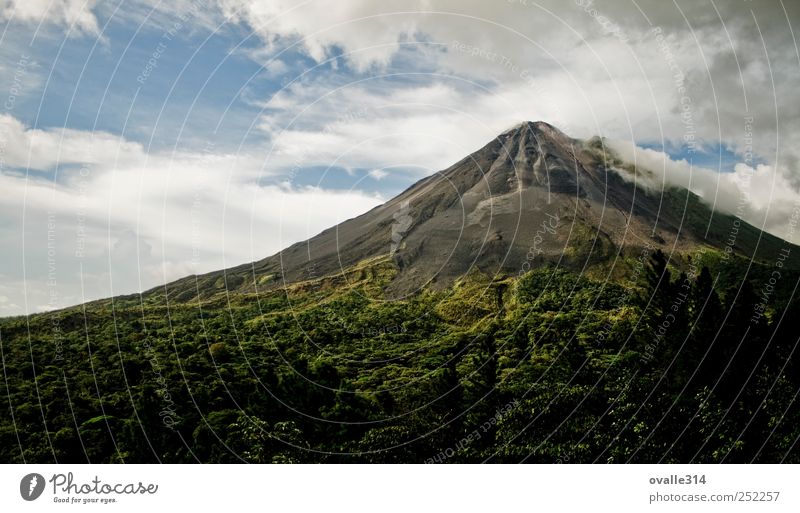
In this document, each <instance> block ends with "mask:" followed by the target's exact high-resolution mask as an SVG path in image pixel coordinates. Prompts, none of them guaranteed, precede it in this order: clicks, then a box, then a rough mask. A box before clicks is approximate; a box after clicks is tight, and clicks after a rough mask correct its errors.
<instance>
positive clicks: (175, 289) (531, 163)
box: [167, 122, 782, 297]
mask: <svg viewBox="0 0 800 513" xmlns="http://www.w3.org/2000/svg"><path fill="white" fill-rule="evenodd" d="M610 158H611V157H609V153H608V152H607V151H605V149H604V148H603V147H602V141H601V140H599V139H597V138H595V139H593V140H592V141H589V142H586V141H580V140H576V139H572V138H570V137H568V136H567V135H565V134H564V133H562V132H561V131H559V130H558V129H556V128H554V127H553V126H551V125H549V124H547V123H544V122H525V123H522V124H520V125H518V126H516V127H514V128H512V129H510V130H508V131H506V132H504V133H502V134H500V135H499V136H498V137H497V138H496V139H494V140H492V141H490V142H489V143H488V144H487V145H486V146H484V147H483V148H481V149H480V150H478V151H476V152H475V153H473V154H471V155H469V156H467V157H466V158H464V159H462V160H461V161H459V162H457V163H455V164H453V165H452V166H451V167H449V168H447V169H445V170H443V171H440V172H438V173H435V174H434V175H431V176H429V177H427V178H425V179H423V180H420V181H419V182H417V183H416V184H414V185H412V186H411V187H409V188H408V189H407V190H406V191H404V192H403V193H401V194H400V195H398V196H397V197H395V198H393V199H391V200H389V201H387V202H386V203H384V204H383V205H380V206H378V207H376V208H374V209H372V210H370V211H369V212H367V213H365V214H363V215H361V216H358V217H356V218H353V219H349V220H347V221H345V222H343V223H341V224H339V225H337V226H334V227H332V228H329V229H327V230H325V231H323V232H322V233H320V234H318V235H316V236H314V237H312V238H311V239H309V240H307V241H304V242H300V243H297V244H294V245H292V246H290V247H288V248H286V249H285V250H283V251H281V252H280V253H278V254H276V255H273V256H271V257H268V258H265V259H264V260H261V261H258V262H254V263H252V264H246V265H242V266H239V267H236V268H232V269H228V270H226V271H220V272H216V273H210V274H207V275H203V276H199V277H189V278H185V279H183V280H179V281H178V282H175V283H173V284H170V285H168V286H167V288H168V290H169V292H170V296H171V297H176V295H177V296H193V295H195V294H197V292H198V291H199V292H200V294H201V295H211V294H213V293H214V292H215V291H217V292H218V291H219V290H221V289H224V288H226V287H227V288H229V289H230V288H233V289H242V288H244V289H248V290H253V289H254V288H255V287H256V286H257V287H278V286H283V285H284V284H288V283H293V282H299V281H303V280H309V279H314V278H319V277H322V276H330V275H335V274H337V273H342V272H343V271H344V270H345V269H347V268H349V267H351V266H354V265H356V264H358V263H359V262H362V261H365V260H369V259H375V258H377V257H380V256H386V257H390V258H391V259H392V261H393V262H394V264H395V265H396V266H397V270H398V271H397V275H396V277H395V278H394V280H393V281H392V282H391V283H390V284H389V287H388V289H387V293H388V294H389V295H390V296H393V297H400V296H403V295H405V294H408V293H413V292H414V291H416V290H418V289H420V288H422V287H426V286H432V287H442V286H446V285H449V284H451V283H452V282H453V281H455V280H456V279H458V278H459V277H461V276H463V275H464V274H466V273H467V272H469V271H470V270H471V269H473V268H477V269H479V270H480V271H482V272H484V273H487V274H489V275H493V276H494V275H509V274H518V273H519V272H520V271H521V270H522V271H524V270H527V269H529V268H530V267H531V266H537V265H542V264H544V263H547V262H556V263H558V264H559V265H565V266H569V267H572V268H576V269H584V268H586V267H588V266H592V265H597V264H598V263H605V264H607V265H610V264H611V263H613V262H614V261H615V259H616V258H617V257H621V256H624V255H626V254H627V255H631V254H634V253H636V252H638V251H639V248H641V247H643V246H644V245H645V244H649V245H651V246H652V247H658V248H662V249H664V250H665V251H666V252H668V253H673V252H679V253H680V252H686V251H690V250H692V249H694V248H697V247H699V246H708V247H713V248H721V247H723V245H724V244H725V239H726V236H727V234H728V233H729V232H730V228H731V226H732V221H733V219H734V218H732V217H731V216H727V215H724V214H719V213H714V212H712V211H711V210H710V209H709V208H708V207H707V206H705V205H704V204H703V203H702V202H701V201H700V200H699V198H697V196H695V195H694V194H692V193H690V192H688V191H686V190H671V191H669V192H668V193H667V192H665V193H663V194H662V193H658V194H653V193H648V192H646V191H645V190H644V189H642V188H637V187H636V186H635V185H634V184H633V183H631V180H630V179H628V180H625V179H623V178H622V177H621V176H620V174H619V173H618V172H617V171H612V170H610V167H612V163H611V162H610V161H609V159H610ZM631 176H633V175H631ZM740 224H741V226H742V228H741V229H740V233H741V234H743V235H740V236H739V237H738V240H737V242H736V244H735V246H734V249H735V251H736V252H737V253H739V254H742V255H746V256H749V257H750V256H753V255H755V256H756V257H758V254H757V253H759V251H762V252H763V251H764V250H765V249H768V250H772V249H774V248H775V247H777V246H778V245H779V244H782V241H780V239H777V238H775V237H772V236H771V235H768V234H765V233H762V232H760V231H759V230H758V229H756V228H754V227H752V226H750V225H747V224H746V223H744V222H741V223H740ZM745 232H746V233H745ZM220 277H222V278H224V279H222V280H220Z"/></svg>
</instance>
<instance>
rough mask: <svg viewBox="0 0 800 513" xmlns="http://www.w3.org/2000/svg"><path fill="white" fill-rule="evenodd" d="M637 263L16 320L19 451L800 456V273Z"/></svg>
mask: <svg viewBox="0 0 800 513" xmlns="http://www.w3.org/2000/svg"><path fill="white" fill-rule="evenodd" d="M706 264H708V265H706ZM737 265H738V264H737ZM742 265H746V264H742ZM631 268H632V269H633V270H634V271H633V274H630V275H629V279H628V280H627V281H626V280H615V281H606V280H603V279H599V278H598V277H597V276H595V277H593V278H589V277H587V276H585V275H579V274H577V273H574V272H570V271H566V270H563V269H559V268H555V267H542V268H539V269H536V270H534V271H531V272H529V273H527V274H525V275H524V276H522V277H519V278H517V277H508V278H504V279H491V278H489V277H487V276H484V275H482V274H480V273H479V272H474V273H472V274H470V275H468V276H466V277H464V278H463V279H462V280H461V281H460V282H458V283H457V284H456V285H455V286H453V287H450V288H448V289H446V290H438V291H437V290H426V291H423V292H421V293H419V294H417V295H416V296H414V297H412V298H409V299H406V300H402V301H400V300H398V301H387V300H384V299H383V298H382V297H381V294H380V290H381V284H382V283H384V282H385V281H386V280H388V279H389V278H390V275H391V269H390V266H388V265H387V264H386V263H385V262H384V263H380V262H378V263H370V265H368V266H367V265H365V266H363V267H362V268H359V269H355V270H353V272H352V273H351V274H350V275H349V276H348V277H347V280H345V281H344V282H342V281H340V282H332V281H327V282H326V281H325V280H318V281H317V282H315V283H306V284H299V285H297V286H293V287H291V288H289V289H287V290H272V291H267V292H261V293H259V294H257V295H255V294H253V295H246V294H238V295H220V296H219V297H216V298H214V299H212V300H209V301H203V302H198V301H196V300H195V301H182V302H175V301H169V302H167V301H166V299H165V296H164V293H163V291H162V292H161V293H160V294H159V293H156V292H154V293H151V294H148V295H144V296H141V297H140V296H138V295H137V296H128V297H124V298H116V299H114V300H113V301H112V300H106V301H100V302H95V303H89V304H87V305H82V306H79V307H73V308H69V309H65V310H60V311H57V312H51V313H47V314H39V315H34V316H31V317H16V318H9V319H2V320H0V349H2V351H1V356H2V366H3V380H2V388H1V389H0V396H1V397H2V402H3V403H4V405H3V406H2V408H3V413H2V415H0V461H2V462H16V463H21V462H27V463H33V462H126V463H144V462H241V461H244V462H253V463H269V462H420V463H421V462H446V463H455V462H484V461H486V462H544V463H555V462H569V463H573V462H611V463H621V462H690V461H691V462H731V463H733V462H751V461H756V462H779V461H787V462H798V461H800V450H798V448H797V439H798V436H800V409H798V404H797V400H796V399H797V393H798V390H800V389H799V388H798V387H800V376H799V375H798V358H799V357H800V356H798V354H797V353H798V352H797V351H796V347H797V342H798V335H799V334H800V329H798V327H797V318H798V314H799V313H800V309H798V304H797V302H796V301H794V300H793V299H792V298H793V297H794V287H796V285H797V282H798V276H796V275H794V274H791V273H789V272H788V271H786V272H784V273H783V274H782V275H781V279H780V280H774V281H775V282H776V283H774V284H770V281H769V280H770V276H771V270H770V269H762V272H760V274H758V273H755V274H748V279H746V280H739V277H741V275H742V274H741V273H739V274H737V273H736V272H731V271H730V267H728V268H723V267H721V266H718V265H713V262H712V263H708V262H705V261H703V260H702V259H699V258H698V259H695V263H694V264H692V265H690V266H687V265H685V264H683V265H680V266H675V265H673V264H672V263H668V262H667V259H666V257H665V256H664V255H663V254H662V253H660V252H656V253H654V254H652V255H648V257H647V258H646V259H644V260H643V262H642V265H640V266H638V267H637V266H636V265H633V266H632V267H631ZM778 282H779V283H778ZM767 292H768V293H767Z"/></svg>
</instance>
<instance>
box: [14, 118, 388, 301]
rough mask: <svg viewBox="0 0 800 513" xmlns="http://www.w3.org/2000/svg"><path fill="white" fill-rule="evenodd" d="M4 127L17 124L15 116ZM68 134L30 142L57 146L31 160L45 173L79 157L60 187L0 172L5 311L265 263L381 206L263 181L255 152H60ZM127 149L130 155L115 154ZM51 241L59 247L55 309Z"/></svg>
mask: <svg viewBox="0 0 800 513" xmlns="http://www.w3.org/2000/svg"><path fill="white" fill-rule="evenodd" d="M7 125H8V126H11V127H19V126H20V125H19V123H18V122H16V120H13V122H8V123H7ZM27 132H32V131H31V130H28V131H27ZM27 132H25V133H27ZM61 135H62V134H61V133H60V131H55V132H51V131H49V130H40V131H36V132H35V133H34V134H28V135H27V136H26V137H23V139H22V140H23V141H24V142H25V144H33V145H37V144H41V145H44V147H47V148H52V149H53V151H54V152H53V153H52V154H51V155H49V156H47V157H37V158H35V159H32V160H33V161H34V162H35V163H36V164H37V165H39V166H42V167H49V166H54V165H61V163H60V162H57V161H54V160H53V159H54V157H53V155H59V154H61V155H66V156H69V160H70V162H75V164H76V167H75V168H74V169H72V170H71V171H70V172H69V173H67V174H66V175H64V176H63V179H61V178H60V179H59V181H58V183H55V184H54V183H53V182H52V181H51V180H48V179H43V178H35V177H34V175H33V174H29V175H28V176H27V177H26V176H24V175H22V174H17V173H14V174H9V173H5V174H0V189H2V190H3V196H4V200H3V202H2V204H0V220H1V221H0V242H1V243H2V245H3V247H6V248H17V249H16V250H15V251H8V252H4V254H3V256H2V257H0V259H1V260H2V268H3V269H4V272H5V273H6V276H5V277H4V281H5V282H6V283H8V284H14V285H15V286H12V287H10V288H4V289H2V290H0V293H2V295H3V296H6V297H7V298H10V300H9V301H8V302H2V303H0V309H2V310H3V311H4V313H6V314H10V313H24V312H27V311H31V310H32V309H38V308H39V306H46V307H48V308H53V307H55V306H66V305H69V304H75V303H79V302H82V301H84V300H88V299H94V298H99V297H108V296H111V295H116V294H121V293H130V292H135V291H139V290H144V289H148V288H150V287H153V286H156V285H158V284H161V283H164V282H167V281H170V280H174V279H176V278H179V277H181V276H185V275H188V274H192V273H200V272H208V271H212V270H217V269H221V268H224V267H229V266H232V265H237V264H240V263H244V262H249V261H254V260H259V259H261V258H264V257H266V256H268V255H271V254H273V253H276V252H277V251H279V250H280V249H282V248H284V247H286V246H287V245H289V244H291V243H293V242H297V241H299V240H303V239H306V238H308V237H310V236H313V235H315V234H316V233H318V232H320V231H322V230H323V229H324V228H327V227H329V226H330V225H331V224H334V223H336V222H339V221H343V220H345V219H347V218H349V217H353V216H355V215H358V214H360V213H362V212H364V211H366V210H368V209H370V208H372V207H373V206H375V205H377V204H379V203H381V202H382V201H383V200H382V199H381V198H379V197H375V196H372V195H367V194H364V193H361V192H359V191H356V190H353V191H331V190H322V189H319V188H314V187H297V186H288V187H287V186H278V185H271V186H258V185H256V179H257V177H258V174H259V171H260V161H258V160H256V159H253V158H251V157H249V156H247V155H243V156H237V155H224V154H223V155H216V154H206V153H197V154H186V153H181V154H177V153H176V154H169V153H154V154H150V155H147V154H146V153H145V152H144V151H143V149H142V148H141V146H139V145H136V144H133V143H130V142H128V141H125V140H124V139H122V138H117V139H116V141H113V143H112V138H111V136H104V137H102V138H98V137H97V134H91V133H89V132H82V131H71V132H70V134H69V137H66V138H63V140H64V141H67V142H66V143H64V144H63V147H60V146H59V145H58V141H59V140H62V139H61ZM51 139H52V140H51ZM98 141H99V142H98ZM93 144H95V145H96V147H93ZM51 145H52V146H51ZM18 149H19V151H20V153H21V154H22V155H27V153H28V151H29V150H28V148H24V147H22V148H18ZM79 149H80V150H79ZM114 149H117V150H118V151H117V152H115V151H114ZM120 149H121V150H120ZM15 151H16V150H15ZM81 151H88V152H89V154H91V155H93V159H92V163H91V164H87V163H85V162H80V159H79V156H80V152H81ZM120 152H124V153H125V155H126V158H118V155H119V153H120ZM9 158H10V159H17V157H14V156H9ZM13 161H14V162H15V163H18V161H17V160H13ZM48 232H50V233H48ZM48 235H50V238H49V239H48ZM49 241H51V242H53V243H54V244H55V255H54V267H55V271H54V272H55V278H56V282H57V287H56V288H57V294H56V296H55V297H56V301H55V304H50V293H51V287H49V286H48V282H49V281H50V278H51V276H49V275H48V273H49V272H50V265H49V264H50V263H51V262H49V261H48V249H50V248H48V245H47V244H48V242H49ZM81 271H82V273H83V274H82V275H81V274H80V272H81ZM23 273H24V274H23ZM23 276H25V280H23ZM82 291H83V292H82ZM82 294H83V295H82ZM17 305H21V306H17ZM35 305H38V306H35Z"/></svg>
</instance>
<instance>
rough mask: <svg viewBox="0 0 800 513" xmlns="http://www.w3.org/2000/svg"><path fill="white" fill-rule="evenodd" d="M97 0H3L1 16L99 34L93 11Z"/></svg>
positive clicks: (9, 19)
mask: <svg viewBox="0 0 800 513" xmlns="http://www.w3.org/2000/svg"><path fill="white" fill-rule="evenodd" d="M95 4H96V1H95V0H3V1H2V2H1V3H0V18H2V19H3V20H4V21H22V22H29V23H34V24H40V23H41V24H45V25H46V24H54V25H61V26H64V27H71V30H72V31H74V32H76V33H87V34H95V35H96V34H99V33H100V29H99V27H98V25H97V18H95V16H94V14H93V13H92V9H93V8H94V6H95Z"/></svg>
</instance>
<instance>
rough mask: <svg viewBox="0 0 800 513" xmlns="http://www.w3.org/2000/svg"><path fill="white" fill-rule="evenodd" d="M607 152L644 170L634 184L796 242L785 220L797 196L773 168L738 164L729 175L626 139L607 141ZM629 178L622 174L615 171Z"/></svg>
mask: <svg viewBox="0 0 800 513" xmlns="http://www.w3.org/2000/svg"><path fill="white" fill-rule="evenodd" d="M606 144H607V145H608V147H609V148H611V149H612V150H614V151H615V152H616V153H617V154H618V155H619V156H620V157H621V158H622V159H623V160H625V161H627V162H632V163H635V164H636V166H637V168H638V169H640V170H643V171H645V172H647V173H649V174H645V173H644V172H642V173H639V174H637V176H636V178H635V181H636V183H637V184H638V185H641V186H643V187H647V188H651V189H660V188H661V187H663V186H665V185H670V186H677V187H683V188H686V189H689V190H691V191H692V192H694V193H695V194H697V195H698V196H700V197H701V198H703V200H705V201H706V202H707V203H708V204H709V205H711V206H712V207H713V208H714V209H717V210H720V211H723V212H726V213H729V214H734V215H738V216H739V217H741V218H742V219H744V220H745V221H747V222H749V223H750V224H752V225H753V226H757V227H759V228H761V229H763V230H766V231H768V232H770V233H773V234H775V235H777V236H779V237H783V238H786V239H788V240H790V241H791V242H794V243H795V244H797V243H800V236H799V235H800V234H798V233H796V230H795V229H794V227H792V226H791V225H790V224H789V222H790V220H791V218H792V214H793V213H794V212H795V211H796V210H798V208H800V195H798V194H797V193H796V192H795V190H794V189H793V188H792V186H791V184H790V183H789V181H788V180H787V179H786V177H785V175H784V174H782V173H778V172H776V171H775V169H774V168H773V167H772V166H768V165H763V164H762V165H757V166H755V167H751V166H748V165H746V164H744V163H739V164H737V165H736V166H735V169H734V172H732V173H720V172H718V171H716V170H712V169H707V168H703V167H697V166H692V165H691V164H690V163H689V162H687V161H686V160H679V161H676V160H672V159H671V158H670V157H669V156H668V155H667V154H666V153H663V152H660V151H656V150H652V149H645V148H640V147H637V146H635V145H633V144H631V143H630V142H627V141H613V140H606ZM618 172H619V174H620V175H621V176H622V177H623V178H626V179H629V180H632V179H633V178H632V177H631V175H630V174H629V173H628V172H626V171H621V170H620V171H618Z"/></svg>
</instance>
